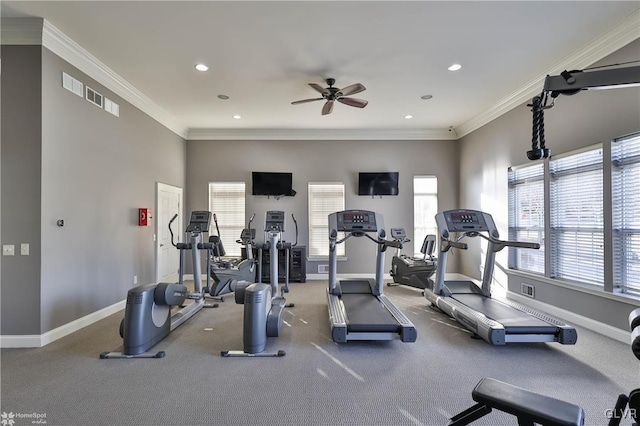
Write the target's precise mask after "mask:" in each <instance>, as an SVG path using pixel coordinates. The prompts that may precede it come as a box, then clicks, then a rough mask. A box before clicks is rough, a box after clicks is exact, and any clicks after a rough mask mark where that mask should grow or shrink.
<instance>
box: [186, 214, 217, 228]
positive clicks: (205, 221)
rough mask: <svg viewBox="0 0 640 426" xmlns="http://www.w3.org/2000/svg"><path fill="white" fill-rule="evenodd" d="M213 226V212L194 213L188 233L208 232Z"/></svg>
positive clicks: (188, 226) (190, 219)
mask: <svg viewBox="0 0 640 426" xmlns="http://www.w3.org/2000/svg"><path fill="white" fill-rule="evenodd" d="M210 225H211V212H208V211H193V212H191V217H190V218H189V225H187V229H186V232H208V231H209V226H210Z"/></svg>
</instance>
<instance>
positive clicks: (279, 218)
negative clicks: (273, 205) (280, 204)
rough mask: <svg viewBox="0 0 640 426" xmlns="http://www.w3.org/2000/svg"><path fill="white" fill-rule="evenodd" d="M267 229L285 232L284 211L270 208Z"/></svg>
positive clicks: (265, 228)
mask: <svg viewBox="0 0 640 426" xmlns="http://www.w3.org/2000/svg"><path fill="white" fill-rule="evenodd" d="M264 230H265V231H267V232H268V231H277V232H284V212H283V211H280V210H269V211H268V212H267V220H266V223H265V227H264Z"/></svg>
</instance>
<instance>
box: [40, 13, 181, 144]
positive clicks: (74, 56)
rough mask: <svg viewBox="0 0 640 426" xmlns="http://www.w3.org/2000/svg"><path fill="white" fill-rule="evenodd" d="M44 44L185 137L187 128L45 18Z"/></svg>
mask: <svg viewBox="0 0 640 426" xmlns="http://www.w3.org/2000/svg"><path fill="white" fill-rule="evenodd" d="M42 45H43V46H44V47H46V48H47V49H49V50H51V51H52V52H53V53H55V54H56V55H58V56H59V57H61V58H62V59H64V60H65V61H67V62H69V63H70V64H71V65H73V66H74V67H76V68H78V69H79V70H80V71H82V72H84V73H85V74H87V75H88V76H89V77H91V78H93V79H95V80H96V81H98V82H100V84H102V85H104V86H105V87H106V88H107V89H109V90H111V91H112V92H113V93H115V94H116V95H118V96H120V97H121V98H122V99H124V100H126V101H127V102H129V103H130V104H132V105H133V106H135V107H136V108H138V109H140V110H141V111H142V112H144V113H146V114H147V115H149V116H150V117H151V118H153V119H154V120H156V121H158V122H159V123H160V124H162V125H164V126H165V127H166V128H168V129H169V130H171V131H172V132H174V133H176V134H177V135H178V136H180V137H182V138H186V135H187V132H188V129H187V127H185V126H183V125H182V124H180V123H178V122H177V121H176V120H175V119H174V118H173V117H172V116H171V115H170V114H169V113H167V112H166V111H165V110H164V109H162V108H161V107H160V106H158V105H157V104H156V103H155V102H153V101H152V100H151V99H150V98H148V97H147V96H146V95H145V94H144V93H142V92H141V91H139V90H138V89H136V88H135V87H133V86H132V85H131V84H130V83H129V82H127V81H126V80H125V79H124V78H122V77H120V76H119V75H118V74H117V73H116V72H115V71H113V70H112V69H111V68H109V67H108V66H106V65H105V64H104V63H102V62H101V61H100V60H99V59H98V58H96V57H95V56H93V55H92V54H91V53H89V52H88V51H87V50H85V49H84V48H83V47H82V46H80V45H79V44H78V43H76V42H75V41H73V40H72V39H71V38H69V37H68V36H67V35H66V34H64V33H63V32H62V31H60V30H59V29H58V28H56V27H55V26H53V25H52V24H51V23H50V22H48V21H47V20H46V19H45V20H44V25H43V30H42Z"/></svg>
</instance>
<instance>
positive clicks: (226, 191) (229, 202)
mask: <svg viewBox="0 0 640 426" xmlns="http://www.w3.org/2000/svg"><path fill="white" fill-rule="evenodd" d="M209 211H210V212H211V213H213V214H215V215H216V218H217V220H218V227H219V228H220V239H221V240H222V244H223V246H224V250H225V251H226V252H227V254H226V255H227V256H235V257H240V255H241V249H242V246H241V245H240V244H237V243H236V240H238V239H239V238H240V234H241V233H242V229H244V228H245V226H246V225H245V183H244V182H210V183H209ZM209 235H216V226H215V224H214V223H213V219H212V221H211V229H209Z"/></svg>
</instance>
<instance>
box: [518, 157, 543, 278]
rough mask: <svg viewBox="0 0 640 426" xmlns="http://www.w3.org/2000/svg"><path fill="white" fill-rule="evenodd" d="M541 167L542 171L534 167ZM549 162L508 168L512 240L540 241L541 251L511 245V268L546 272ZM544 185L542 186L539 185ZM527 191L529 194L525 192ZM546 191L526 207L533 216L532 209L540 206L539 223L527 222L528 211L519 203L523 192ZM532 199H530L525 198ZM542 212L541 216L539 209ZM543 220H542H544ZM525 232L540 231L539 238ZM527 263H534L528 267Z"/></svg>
mask: <svg viewBox="0 0 640 426" xmlns="http://www.w3.org/2000/svg"><path fill="white" fill-rule="evenodd" d="M534 169H540V170H534ZM545 174H546V173H545V163H544V162H542V161H538V162H535V163H530V164H526V165H522V166H516V167H509V170H508V202H509V212H508V235H509V240H512V241H527V242H534V243H538V244H540V249H539V250H535V251H534V250H531V249H519V248H515V247H509V256H508V257H509V263H508V264H509V269H513V270H517V271H524V272H531V273H537V274H541V275H544V274H545V273H546V269H545V268H546V264H547V262H546V261H545V257H546V255H545V254H546V248H545V240H546V238H545V234H546V230H545V223H546V214H547V210H548V209H547V208H546V202H545V197H546V195H545V192H546V191H545ZM539 186H542V188H538V187H539ZM525 189H526V191H527V193H526V194H521V193H520V192H524V191H521V190H525ZM536 189H537V190H540V189H541V190H542V192H541V195H542V197H541V199H538V200H536V201H534V202H526V205H525V206H524V207H528V208H529V216H532V215H531V211H532V210H535V208H537V209H538V214H537V219H538V220H537V222H538V223H535V224H531V222H529V224H527V223H526V222H527V221H524V220H522V219H523V216H524V215H525V213H526V212H525V211H524V210H521V207H523V205H522V204H521V203H520V202H519V201H520V200H521V197H522V196H523V195H527V194H529V193H531V192H532V191H535V190H536ZM525 201H528V200H525ZM540 210H541V212H542V214H541V215H540V213H539V211H540ZM540 220H541V223H540ZM522 234H525V235H526V234H538V237H537V238H520V236H521V235H522ZM527 262H529V263H530V264H531V266H527Z"/></svg>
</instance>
